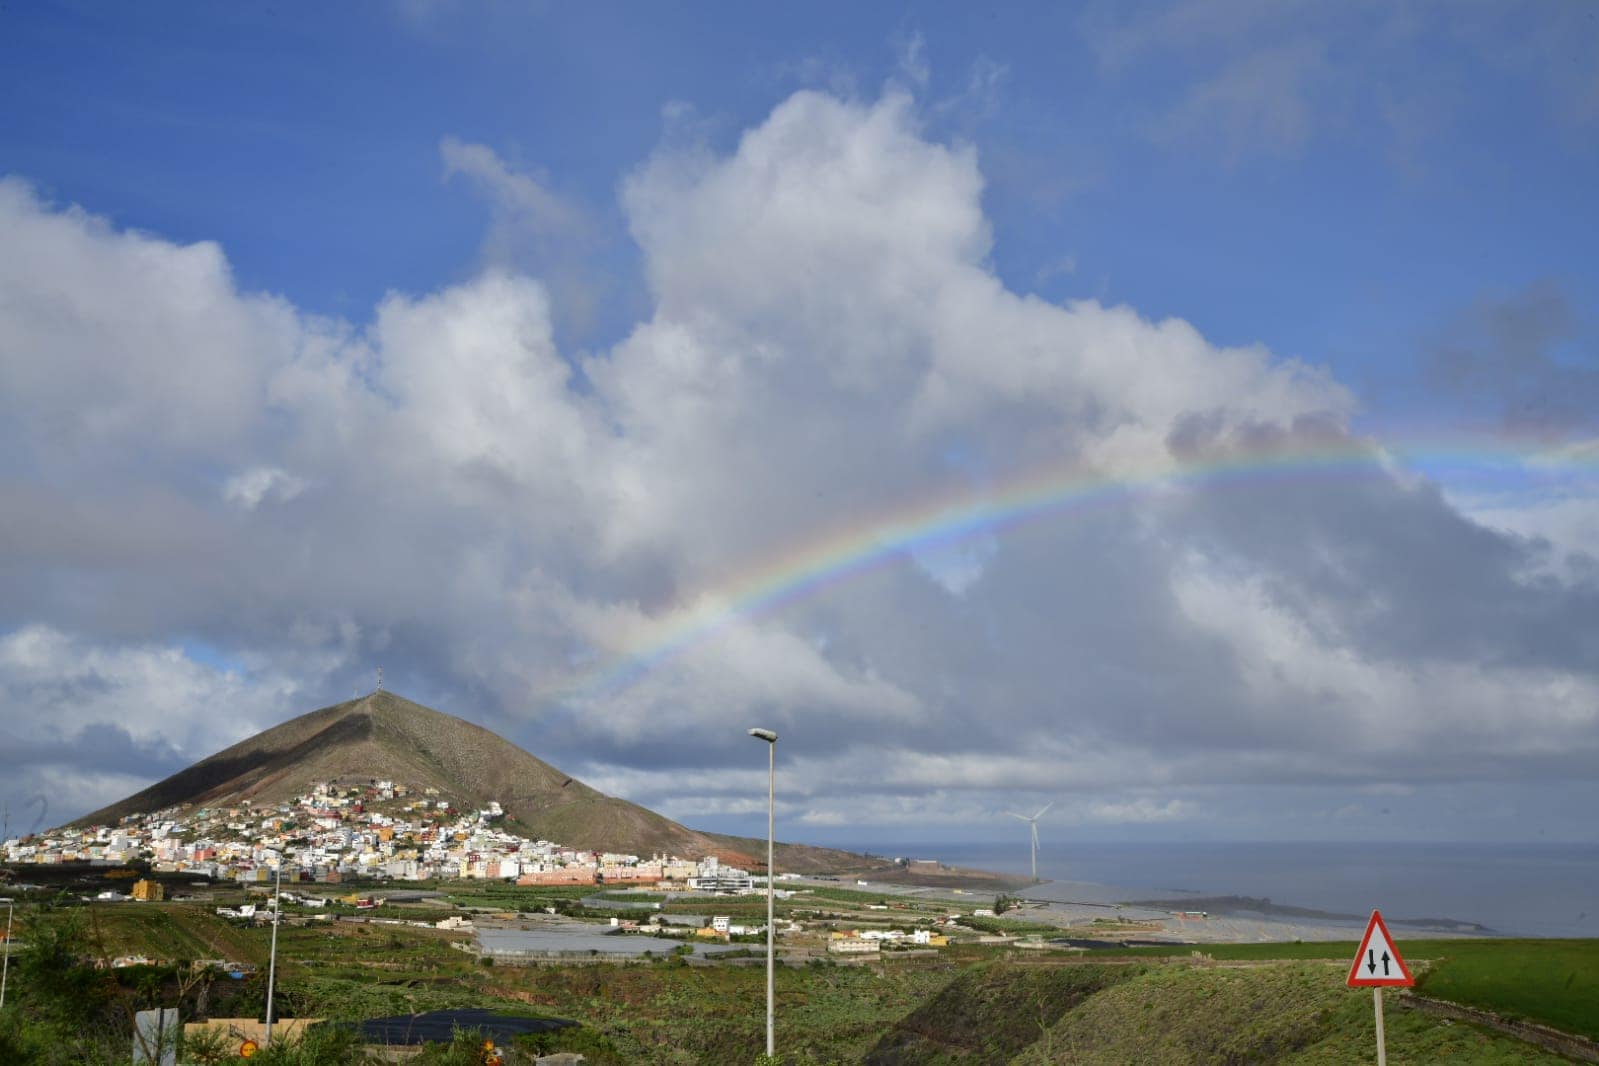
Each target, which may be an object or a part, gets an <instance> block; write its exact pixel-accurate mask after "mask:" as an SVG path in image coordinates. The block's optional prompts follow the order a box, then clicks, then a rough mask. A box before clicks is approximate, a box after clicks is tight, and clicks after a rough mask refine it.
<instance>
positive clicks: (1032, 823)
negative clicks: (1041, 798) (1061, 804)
mask: <svg viewBox="0 0 1599 1066" xmlns="http://www.w3.org/2000/svg"><path fill="white" fill-rule="evenodd" d="M1053 806H1055V801H1054V800H1050V801H1049V802H1048V803H1046V804H1044V805H1043V806H1042V807H1040V808H1038V813H1037V814H1035V815H1033V816H1032V817H1031V818H1029V817H1028V816H1027V815H1025V814H1017V813H1016V812H1014V811H1006V812H1005V813H1006V814H1008V815H1010V816H1011V817H1012V818H1020V819H1021V820H1022V821H1024V822H1026V823H1027V828H1029V829H1030V830H1032V833H1033V880H1034V881H1037V880H1038V820H1039V819H1040V818H1042V817H1044V812H1045V811H1047V810H1049V809H1050V808H1051V807H1053Z"/></svg>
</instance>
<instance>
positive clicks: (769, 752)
mask: <svg viewBox="0 0 1599 1066" xmlns="http://www.w3.org/2000/svg"><path fill="white" fill-rule="evenodd" d="M750 736H752V737H754V738H755V739H757V740H764V741H766V1057H767V1058H774V1057H775V1056H776V1055H777V1050H776V1047H777V1045H776V1041H775V1040H774V1039H773V1030H772V1004H773V998H774V996H773V987H774V985H773V980H774V977H773V975H774V974H775V973H776V972H777V969H776V968H777V961H776V960H777V955H776V953H775V950H774V948H773V940H772V936H773V933H774V932H775V924H774V914H773V908H772V884H773V882H772V874H773V870H772V855H773V852H774V850H775V845H774V843H773V840H774V838H775V835H776V829H777V813H776V812H777V734H776V733H774V732H772V731H771V730H770V729H751V730H750Z"/></svg>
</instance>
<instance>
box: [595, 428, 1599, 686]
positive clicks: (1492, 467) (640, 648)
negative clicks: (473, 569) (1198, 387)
mask: <svg viewBox="0 0 1599 1066" xmlns="http://www.w3.org/2000/svg"><path fill="white" fill-rule="evenodd" d="M1595 468H1599V447H1586V448H1574V449H1566V450H1564V451H1541V450H1538V449H1536V448H1515V447H1505V446H1504V442H1502V441H1496V442H1495V444H1494V445H1493V446H1490V447H1486V448H1485V447H1483V446H1481V444H1480V443H1467V444H1453V445H1446V446H1443V447H1437V446H1434V447H1428V448H1412V449H1403V448H1401V449H1394V448H1391V447H1383V446H1379V445H1377V444H1374V443H1372V442H1369V441H1359V440H1352V439H1350V438H1347V437H1340V438H1338V439H1337V440H1334V441H1332V442H1330V443H1329V442H1322V443H1320V444H1318V445H1314V446H1311V447H1298V448H1294V449H1285V448H1281V447H1275V448H1274V447H1270V446H1268V447H1264V448H1257V449H1255V450H1252V451H1248V452H1237V453H1231V454H1229V455H1227V456H1225V457H1222V458H1215V457H1208V458H1195V459H1191V460H1187V461H1182V460H1168V461H1167V462H1165V463H1164V464H1163V465H1161V466H1159V467H1151V468H1149V469H1145V470H1141V471H1138V470H1135V471H1121V472H1119V473H1117V474H1115V475H1113V476H1107V475H1104V474H1100V473H1093V472H1089V471H1085V470H1083V469H1082V468H1081V467H1076V466H1073V467H1069V468H1062V467H1055V468H1040V469H1035V470H1031V471H1028V472H1026V473H1024V474H1022V475H1020V476H1017V477H1014V478H1012V479H1010V480H1009V481H1006V482H1004V483H1003V484H1001V485H998V486H990V487H988V488H986V489H982V490H975V489H973V488H971V487H970V486H960V487H957V488H953V489H950V490H946V491H944V492H942V493H939V494H936V495H933V496H929V497H925V498H922V499H918V500H914V501H911V502H909V503H905V504H902V505H900V506H898V507H896V508H893V509H890V510H887V511H884V512H882V513H879V514H875V515H872V516H871V517H870V518H869V519H868V520H866V521H864V522H863V521H856V522H854V523H852V524H851V525H849V526H848V527H845V528H840V529H835V530H832V531H830V532H827V533H825V534H824V535H822V536H819V537H814V538H812V539H810V540H807V541H804V542H801V543H794V544H790V545H787V546H785V547H784V548H783V549H782V550H780V551H778V552H776V553H774V554H772V555H770V556H767V557H765V558H763V559H761V560H759V561H757V562H756V563H754V564H753V565H749V566H746V567H745V568H743V569H742V570H741V571H740V572H738V573H736V574H734V575H733V576H732V577H730V578H729V579H727V580H725V581H723V582H722V583H721V584H720V585H718V586H717V587H715V588H714V589H710V590H707V591H706V592H704V593H702V594H700V595H699V596H697V597H695V599H694V602H693V604H692V605H691V606H689V607H686V608H680V609H677V610H675V611H673V612H671V613H670V614H669V615H667V616H665V617H663V618H662V619H660V620H659V621H658V622H657V623H656V624H655V625H654V626H653V628H652V630H651V631H650V632H649V633H648V634H647V635H646V636H645V637H644V639H642V640H639V641H637V642H636V646H635V648H634V650H632V651H631V652H630V653H628V654H625V655H623V656H619V657H616V658H613V659H612V660H610V661H609V662H607V663H605V664H604V665H602V666H601V667H600V668H598V669H596V670H594V671H592V672H590V673H589V674H587V675H586V676H585V677H584V678H582V679H581V680H580V682H579V684H578V685H577V686H576V687H575V688H574V689H572V690H569V691H568V697H569V698H578V699H582V698H592V697H594V696H598V695H603V694H606V693H610V692H615V691H618V690H620V689H625V688H627V687H628V686H630V685H632V684H633V683H635V682H636V681H638V680H639V679H641V678H642V677H644V676H645V675H647V674H648V673H650V672H651V671H653V670H655V669H656V668H657V667H659V666H661V665H663V664H664V663H667V662H669V661H671V660H673V659H675V658H677V657H679V656H681V655H682V654H684V653H685V652H687V651H689V650H691V649H693V648H695V647H698V646H700V645H702V644H705V643H706V642H708V641H710V640H713V639H714V638H715V637H716V636H717V635H718V634H720V633H722V632H724V631H725V630H727V629H728V628H729V627H730V626H733V625H735V624H737V623H738V622H741V621H745V620H749V619H758V618H762V617H767V616H770V615H772V614H775V613H777V612H779V611H781V610H783V609H784V608H786V607H788V606H790V605H793V604H795V603H798V602H801V601H804V600H807V599H810V598H812V597H814V596H816V595H817V594H819V593H821V592H823V591H825V590H827V589H829V588H833V587H836V586H838V585H841V584H843V583H845V582H849V581H853V580H856V579H858V578H860V577H862V576H863V575H866V574H868V573H871V572H874V571H877V570H880V569H883V568H885V567H888V566H892V565H897V564H899V563H902V562H904V561H905V560H907V559H910V558H912V557H913V556H915V555H917V554H920V553H925V552H928V551H933V550H937V549H940V548H946V547H948V546H950V545H955V544H959V543H962V542H966V541H970V540H972V539H973V538H976V537H980V536H984V535H991V534H996V533H1000V532H1004V531H1007V530H1010V529H1013V528H1015V527H1017V526H1021V525H1025V524H1029V523H1033V522H1038V521H1042V520H1046V519H1049V518H1053V517H1056V516H1059V515H1062V514H1065V513H1068V512H1076V511H1080V510H1083V509H1088V508H1093V507H1096V506H1107V505H1114V504H1116V503H1118V502H1120V501H1123V500H1126V499H1128V498H1130V497H1134V496H1139V495H1148V494H1151V493H1155V492H1160V491H1169V490H1176V489H1186V490H1194V489H1207V490H1209V489H1226V488H1229V487H1242V486H1252V485H1260V484H1270V483H1273V482H1279V481H1282V480H1302V479H1304V478H1307V477H1348V476H1368V477H1369V476H1371V475H1373V474H1375V473H1379V472H1382V471H1388V472H1390V473H1391V472H1395V471H1400V470H1403V471H1405V472H1407V473H1409V474H1410V475H1411V476H1415V477H1417V478H1419V479H1425V478H1426V477H1427V476H1428V474H1427V472H1428V471H1435V472H1437V471H1444V470H1448V471H1451V472H1452V473H1454V474H1456V475H1458V474H1459V473H1460V472H1462V471H1474V472H1479V473H1486V474H1489V475H1492V476H1498V477H1503V476H1507V475H1509V476H1515V477H1521V478H1523V479H1525V478H1526V477H1528V476H1532V477H1537V476H1540V475H1543V476H1551V475H1553V476H1565V475H1566V474H1568V473H1570V472H1573V471H1591V470H1594V469H1595Z"/></svg>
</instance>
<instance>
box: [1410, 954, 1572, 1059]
mask: <svg viewBox="0 0 1599 1066" xmlns="http://www.w3.org/2000/svg"><path fill="white" fill-rule="evenodd" d="M1487 945H1492V946H1491V947H1487ZM1401 950H1404V949H1403V948H1401ZM1419 991H1420V992H1422V993H1423V994H1424V995H1428V996H1433V997H1436V998H1438V999H1447V1000H1450V1001H1451V1002H1454V1003H1464V1004H1467V1005H1469V1006H1473V1007H1483V1008H1486V1009H1488V1010H1491V1011H1494V1012H1496V1013H1498V1014H1500V1015H1504V1016H1506V1017H1509V1018H1517V1019H1519V1018H1525V1019H1529V1020H1532V1021H1537V1022H1542V1023H1544V1024H1546V1025H1551V1026H1553V1027H1554V1028H1556V1029H1561V1030H1564V1031H1565V1032H1568V1033H1578V1034H1580V1035H1582V1036H1586V1037H1590V1038H1593V1039H1596V1040H1599V940H1487V941H1477V940H1466V941H1452V942H1450V943H1449V945H1448V949H1447V953H1441V954H1440V956H1439V957H1438V959H1437V961H1436V962H1435V963H1434V965H1433V966H1432V967H1430V968H1429V969H1428V971H1427V973H1426V974H1425V975H1424V976H1423V977H1422V978H1421V987H1420V988H1419Z"/></svg>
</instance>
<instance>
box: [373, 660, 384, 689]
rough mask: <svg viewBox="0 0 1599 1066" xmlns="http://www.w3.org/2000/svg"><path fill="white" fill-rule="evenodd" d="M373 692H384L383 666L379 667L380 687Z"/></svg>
mask: <svg viewBox="0 0 1599 1066" xmlns="http://www.w3.org/2000/svg"><path fill="white" fill-rule="evenodd" d="M372 691H373V692H382V691H383V667H381V666H380V667H378V687H377V688H375V689H373V690H372Z"/></svg>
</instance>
